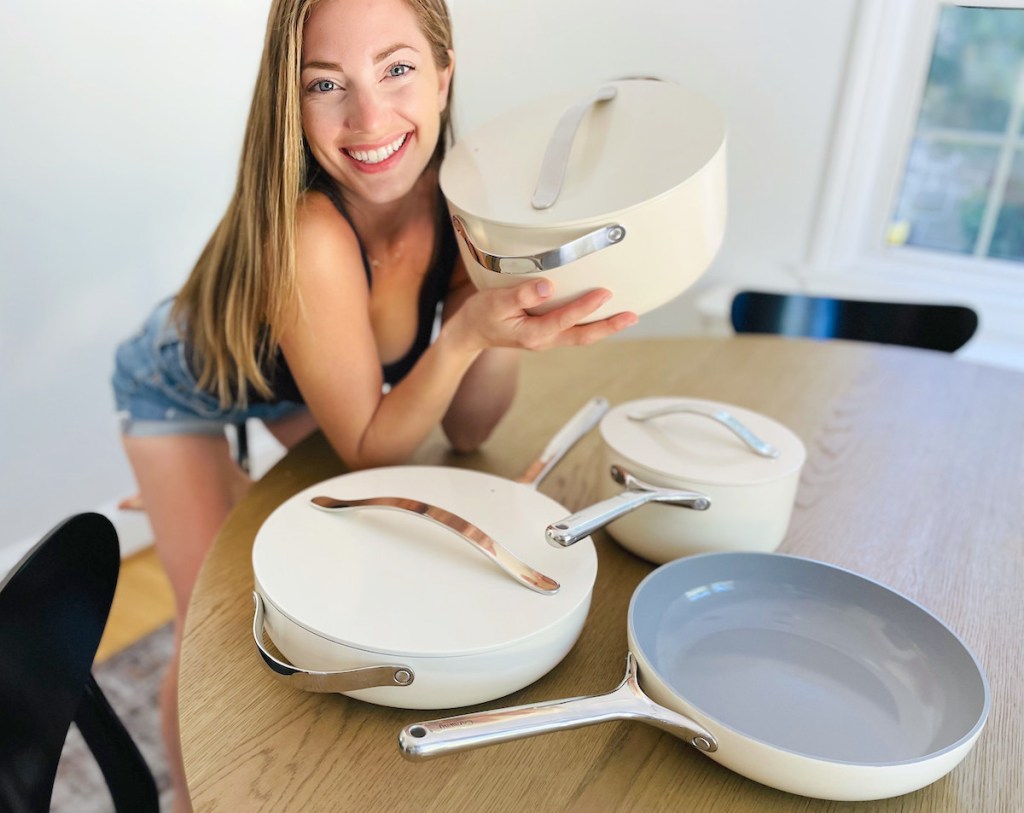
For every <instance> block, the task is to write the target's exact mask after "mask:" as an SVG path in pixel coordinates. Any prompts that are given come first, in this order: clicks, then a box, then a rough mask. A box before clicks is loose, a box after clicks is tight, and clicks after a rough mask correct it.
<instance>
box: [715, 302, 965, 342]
mask: <svg viewBox="0 0 1024 813" xmlns="http://www.w3.org/2000/svg"><path fill="white" fill-rule="evenodd" d="M731 318H732V326H733V330H735V331H736V332H737V333H776V334H780V335H784V336H806V337H810V338H819V339H854V340H857V341H863V342H876V343H879V344H901V345H905V346H908V347H924V348H928V349H931V350H943V351H945V352H947V353H952V352H953V351H954V350H958V349H959V348H961V347H963V346H964V344H966V343H967V340H968V339H970V338H971V336H973V335H974V332H975V331H976V330H977V329H978V315H977V314H976V313H975V312H974V311H973V310H972V309H971V308H968V307H965V306H963V305H942V304H930V303H929V304H923V303H911V302H869V301H864V300H857V299H832V298H828V297H819V296H807V295H804V294H778V293H765V292H762V291H741V292H740V293H738V294H736V296H735V297H733V300H732V312H731Z"/></svg>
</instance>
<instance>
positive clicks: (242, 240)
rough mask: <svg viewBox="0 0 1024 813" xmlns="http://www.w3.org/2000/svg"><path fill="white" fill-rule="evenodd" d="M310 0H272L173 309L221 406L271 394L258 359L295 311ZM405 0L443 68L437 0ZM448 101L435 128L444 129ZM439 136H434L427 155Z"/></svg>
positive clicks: (442, 8)
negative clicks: (233, 142)
mask: <svg viewBox="0 0 1024 813" xmlns="http://www.w3.org/2000/svg"><path fill="white" fill-rule="evenodd" d="M317 2H319V0H274V4H273V6H272V7H271V10H270V15H269V17H268V20H267V32H266V38H265V41H264V46H263V56H262V58H261V60H260V66H259V70H258V73H257V77H256V87H255V90H254V92H253V99H252V104H251V105H250V107H249V119H248V122H247V124H246V128H245V138H244V140H243V145H242V156H241V160H240V161H239V167H238V179H237V181H236V184H235V189H234V192H233V193H232V196H231V200H230V201H229V203H228V207H227V211H226V212H225V213H224V216H223V218H221V221H220V223H219V224H218V225H217V228H216V229H215V230H214V232H213V235H212V236H211V237H210V240H209V241H208V242H207V244H206V247H205V248H204V249H203V251H202V253H201V254H200V256H199V259H198V261H197V262H196V264H195V267H194V268H193V269H192V273H191V274H190V275H189V278H188V280H187V281H186V282H185V285H184V286H183V287H182V289H181V291H180V292H179V293H178V296H177V297H176V299H175V302H174V307H173V310H172V317H171V318H173V319H175V320H177V322H178V324H179V325H180V326H181V329H182V330H183V332H184V334H185V335H186V336H187V338H188V343H189V345H190V348H191V359H190V361H191V362H192V367H193V369H194V370H195V371H196V378H197V381H198V384H199V386H200V387H201V388H202V389H204V390H207V391H209V392H213V393H215V394H216V395H217V397H218V399H219V400H220V403H221V405H222V406H223V407H227V406H229V405H230V404H232V403H233V402H234V403H238V404H239V405H241V406H245V404H246V403H247V400H248V393H249V389H250V387H251V388H252V390H254V391H255V392H257V393H259V394H260V395H261V396H263V397H265V398H268V397H270V396H272V394H273V393H272V392H271V390H270V384H269V382H268V381H267V377H266V375H265V372H266V370H265V365H266V363H267V361H268V360H269V359H271V358H273V356H274V355H275V354H276V353H277V350H278V346H279V342H280V330H281V325H283V324H285V323H286V321H287V320H288V319H289V318H291V317H292V316H293V315H294V313H295V307H296V304H297V297H296V285H295V278H296V269H295V213H296V209H297V206H298V201H299V197H300V196H301V195H302V193H303V192H304V191H305V190H306V189H307V188H308V186H309V182H310V179H311V178H312V177H314V176H315V175H317V170H318V169H319V167H318V166H317V165H316V162H315V160H314V159H313V158H312V156H311V155H310V154H309V151H308V149H307V147H306V144H305V139H304V137H303V133H302V117H301V111H300V106H299V102H300V74H301V60H302V31H303V26H304V25H305V22H306V20H307V19H308V18H309V13H310V11H311V9H312V7H313V6H314V5H316V3H317ZM405 2H407V3H408V4H409V6H410V8H412V10H413V12H414V13H415V14H416V17H417V19H418V20H419V22H420V26H421V29H422V31H423V33H424V36H426V38H427V40H428V42H429V43H430V45H431V50H432V53H433V57H434V61H435V63H436V64H437V66H438V67H439V68H441V69H443V68H445V67H447V66H448V64H449V62H450V61H451V59H450V54H449V49H451V47H452V35H451V22H450V18H449V15H448V9H447V7H446V5H445V2H444V0H405ZM450 93H451V88H450V87H449V98H450ZM449 107H450V105H447V106H446V107H445V111H444V113H443V114H442V119H441V123H442V133H444V132H446V131H447V132H449V133H450V121H451V119H450V113H449ZM444 141H445V137H444V136H443V135H442V137H441V138H439V139H438V148H437V150H436V151H435V158H438V159H439V158H440V156H441V155H442V154H443V152H444Z"/></svg>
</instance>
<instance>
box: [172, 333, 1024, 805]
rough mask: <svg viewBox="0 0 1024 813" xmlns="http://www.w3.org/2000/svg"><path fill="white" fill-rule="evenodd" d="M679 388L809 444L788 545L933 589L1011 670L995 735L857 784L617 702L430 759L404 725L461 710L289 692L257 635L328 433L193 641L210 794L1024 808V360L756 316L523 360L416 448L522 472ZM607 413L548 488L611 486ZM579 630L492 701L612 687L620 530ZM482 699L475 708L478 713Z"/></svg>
mask: <svg viewBox="0 0 1024 813" xmlns="http://www.w3.org/2000/svg"><path fill="white" fill-rule="evenodd" d="M593 395H604V396H606V397H607V398H608V399H609V400H610V401H611V402H612V404H613V405H614V404H618V403H622V402H623V401H628V400H632V399H634V398H640V397H646V396H657V395H668V396H673V395H675V396H691V397H700V398H710V399H714V400H718V401H723V402H726V403H731V404H736V405H739V406H744V407H747V408H749V409H753V410H755V411H758V412H761V413H763V414H765V415H768V416H770V417H772V418H774V419H776V420H778V421H780V422H782V423H784V424H786V425H787V426H789V427H790V428H791V429H793V430H794V431H795V432H796V433H797V434H798V435H799V436H800V437H801V439H802V440H803V441H804V443H805V444H806V446H807V448H808V460H807V463H806V465H805V467H804V470H803V472H802V477H801V481H800V486H799V490H798V493H797V501H796V506H795V509H794V512H793V517H792V521H791V524H790V527H789V531H788V534H787V536H786V539H785V541H784V542H783V544H782V546H781V548H780V550H781V551H782V552H788V553H794V554H798V555H803V556H808V557H812V558H816V559H820V560H823V561H827V562H831V563H834V564H838V565H840V566H843V567H847V568H850V569H852V570H854V571H857V572H859V573H862V574H864V575H866V576H869V577H871V578H874V579H877V580H879V581H881V582H883V583H884V584H887V585H889V586H890V587H892V588H894V589H895V590H898V591H900V592H902V593H904V594H905V595H907V596H909V597H910V598H912V599H914V600H916V601H918V602H919V603H921V604H922V605H924V606H925V607H927V608H928V609H930V610H931V611H932V612H933V613H935V614H936V615H937V616H938V617H939V618H941V619H942V620H943V621H945V622H946V623H947V624H948V625H949V626H950V627H951V628H952V629H953V630H954V631H955V632H957V633H958V634H959V635H960V636H961V638H962V639H963V640H964V641H965V642H966V643H967V644H968V646H970V647H971V648H972V650H973V651H974V653H975V654H976V655H977V657H978V658H979V660H980V661H981V663H982V664H983V666H984V668H985V670H986V672H987V674H988V678H989V681H990V684H991V692H992V711H991V715H990V717H989V721H988V725H987V727H986V729H985V731H984V732H983V733H982V735H981V738H980V740H979V741H978V744H977V745H976V747H975V748H974V750H973V751H972V752H971V753H970V754H969V755H968V756H967V758H966V759H965V760H964V761H963V762H962V763H961V764H960V765H959V766H958V767H957V768H956V769H955V770H954V771H953V772H952V773H951V774H949V775H948V776H946V777H944V778H943V779H941V780H939V781H938V782H936V783H934V784H932V785H930V786H929V787H927V788H924V789H922V790H920V791H917V792H915V793H912V794H908V795H905V796H902V797H898V798H895V799H889V800H882V801H877V802H859V803H841V802H829V801H822V800H815V799H806V798H802V797H799V796H794V795H791V794H787V793H783V792H781V791H777V790H774V789H771V788H768V787H765V786H762V785H759V784H757V783H755V782H752V781H750V780H748V779H745V778H743V777H742V776H739V775H737V774H735V773H732V772H730V771H728V770H726V769H725V768H722V767H721V766H719V765H718V764H716V763H714V762H713V761H711V760H710V759H708V758H707V757H705V756H703V755H701V754H699V753H698V752H696V751H695V750H694V749H692V748H691V747H689V746H687V745H685V744H684V743H683V742H682V741H680V740H678V739H676V738H674V737H672V736H670V735H668V734H665V733H662V732H661V731H659V730H657V729H655V728H652V727H650V726H647V725H644V724H641V723H627V722H623V723H608V724H601V725H595V726H590V727H587V728H583V729H578V730H575V731H566V732H560V733H557V734H549V735H545V736H542V737H535V738H532V739H527V740H523V741H520V742H514V743H509V744H506V745H501V746H496V747H491V748H483V749H479V750H476V751H473V752H469V753H465V754H460V755H456V756H450V757H442V758H439V759H436V760H431V761H427V762H423V763H411V762H407V761H405V760H404V759H403V758H402V757H401V756H400V755H399V752H398V748H397V744H396V741H397V734H398V731H399V730H400V729H401V728H402V727H403V726H405V725H407V724H409V723H413V722H417V721H420V720H424V719H430V718H434V717H440V716H444V714H445V712H443V711H439V712H434V711H427V712H424V711H408V710H401V709H392V708H386V707H382V706H374V705H370V704H367V703H362V702H359V701H356V700H351V699H349V698H346V697H343V696H340V695H312V694H305V693H301V692H296V691H294V690H291V689H289V688H287V687H285V686H283V685H281V684H279V683H277V682H276V681H275V680H274V679H273V678H271V677H270V676H269V675H268V674H267V673H266V672H265V671H264V670H263V668H262V667H261V665H260V664H259V662H258V658H257V656H256V654H255V650H254V647H253V644H252V639H251V632H250V631H251V625H252V602H251V598H250V595H251V591H252V588H253V579H252V566H251V559H250V555H251V548H252V541H253V538H254V535H255V533H256V530H257V529H258V528H259V526H260V524H261V523H262V522H263V520H264V519H265V518H266V517H267V515H268V514H269V513H270V512H271V511H272V510H273V509H274V508H275V507H277V506H278V505H279V504H280V503H281V502H282V501H284V500H285V499H287V498H288V497H289V496H291V495H292V494H294V493H295V492H297V491H299V490H300V489H302V488H304V487H306V486H308V485H310V484H312V483H315V482H317V481H319V480H323V479H326V478H328V477H332V476H334V475H336V474H339V473H341V472H342V467H341V465H340V463H339V461H338V460H337V458H336V457H335V456H334V454H333V453H332V452H331V451H330V449H329V448H328V446H327V444H326V443H325V442H324V440H323V439H322V437H320V436H319V435H317V436H314V437H313V438H310V439H309V440H307V441H306V442H304V443H303V444H301V445H300V446H299V447H298V448H297V449H295V450H294V451H293V452H291V453H290V454H289V455H288V456H286V457H285V459H284V460H282V461H281V462H280V463H279V464H278V465H277V467H275V468H274V469H273V470H272V471H271V472H270V473H268V474H267V475H266V476H265V477H264V478H263V479H262V480H261V481H259V482H258V483H256V484H255V485H254V487H253V489H252V491H251V493H250V494H249V496H248V497H247V498H246V499H245V500H244V501H243V502H242V503H241V504H240V505H239V506H238V507H237V508H236V510H235V511H234V512H233V513H232V515H231V516H230V518H229V519H228V521H227V523H226V525H225V527H224V528H223V530H222V532H221V534H220V535H219V537H218V539H217V541H216V544H215V546H214V548H213V551H212V552H211V554H210V556H209V558H208V560H207V561H206V563H205V565H204V567H203V570H202V573H201V575H200V578H199V582H198V585H197V587H196V590H195V593H194V595H193V597H192V602H191V605H190V608H189V614H188V622H187V625H186V631H185V639H184V645H183V653H182V667H181V669H182V673H181V688H180V707H181V712H180V713H181V736H182V744H183V749H184V756H185V768H186V772H187V775H188V781H189V787H190V790H191V793H192V795H193V800H194V805H195V808H196V810H197V811H225V812H228V811H230V813H236V811H243V810H244V811H292V810H295V811H319V810H324V811H327V810H330V811H348V810H352V811H388V812H389V813H397V812H398V811H484V810H486V811H520V810H521V811H529V813H542V811H563V810H565V811H662V810H666V811H667V810H687V811H711V810H714V811H725V812H726V813H737V812H739V813H742V812H743V811H761V810H773V811H774V810H778V811H843V810H850V811H853V810H857V811H865V812H866V811H872V812H873V811H922V813H923V812H924V811H928V812H929V813H933V812H934V811H993V812H998V813H1002V811H1017V810H1021V809H1024V779H1022V777H1024V723H1022V716H1024V709H1022V705H1024V703H1022V698H1024V677H1022V674H1024V663H1022V654H1024V646H1022V630H1024V598H1022V591H1024V498H1022V492H1024V375H1021V374H1019V373H1016V372H1012V371H1006V370H999V369H995V368H988V367H982V366H977V365H973V364H969V363H965V362H960V361H957V360H956V359H955V358H953V357H951V356H947V355H944V354H940V353H934V352H931V351H921V350H912V349H907V348H899V347H882V346H877V345H869V344H859V343H851V342H841V341H832V342H814V341H808V340H800V339H785V338H779V337H764V336H742V337H734V338H721V339H719V338H715V339H670V340H640V341H618V342H605V343H603V344H599V345H595V346H593V347H587V348H572V349H567V350H555V351H549V352H547V353H543V354H537V355H532V356H529V357H527V358H526V360H525V362H524V367H523V371H522V376H521V380H520V389H519V393H518V395H517V398H516V401H515V403H514V405H513V408H512V410H511V411H510V413H509V415H508V416H507V418H506V419H505V420H504V421H503V422H502V424H501V425H500V426H499V428H498V430H497V431H496V432H495V434H494V436H493V437H492V438H491V440H490V441H489V442H488V443H487V444H486V446H485V448H484V449H483V450H482V451H480V452H479V453H476V454H473V455H468V456H456V455H453V454H451V453H450V452H448V451H447V447H446V445H445V444H444V442H443V440H442V439H441V437H440V436H439V435H436V436H432V437H431V438H430V439H429V440H428V441H427V442H426V443H425V444H424V446H423V448H422V449H421V450H420V452H419V453H418V455H417V457H416V460H415V461H414V462H417V463H429V464H444V465H451V466H458V467H463V468H471V469H475V470H480V471H488V472H492V473H495V474H499V475H502V476H507V477H510V478H515V477H517V476H519V475H520V474H521V473H522V472H523V470H525V468H526V467H527V466H528V465H529V464H530V463H531V462H532V461H533V459H534V458H535V457H536V456H537V454H538V453H539V451H540V450H541V449H542V448H543V447H544V445H545V444H546V442H547V440H548V439H550V437H551V436H552V435H553V434H554V433H555V432H556V431H557V430H558V428H559V427H560V426H561V425H562V423H563V422H564V421H565V420H566V419H568V417H569V416H571V415H572V414H573V413H574V412H575V411H576V409H577V408H579V407H580V406H581V405H582V404H583V402H584V401H585V400H586V399H587V398H589V397H591V396H593ZM599 452H600V438H599V436H598V433H597V432H596V431H595V432H592V433H591V434H590V435H589V436H588V437H587V438H585V439H584V440H583V441H582V442H581V443H580V444H579V445H578V446H577V447H576V448H575V449H573V450H572V452H570V454H569V455H568V456H567V458H566V459H565V460H564V461H563V462H562V463H561V464H560V465H559V466H558V467H557V468H556V469H555V470H554V471H553V472H552V474H551V475H549V477H548V479H547V480H545V481H544V483H543V484H542V485H541V490H542V491H543V492H545V493H546V494H548V495H549V496H551V497H553V498H555V499H557V500H558V501H560V502H561V503H562V504H564V505H565V506H567V507H568V508H570V509H573V510H576V509H578V508H581V507H583V506H584V505H587V504H589V503H590V502H593V501H595V500H596V497H597V484H598V478H600V477H604V476H606V473H605V472H603V471H600V470H599V466H598V463H597V461H598V459H599ZM594 542H595V545H596V547H597V550H598V556H599V573H598V578H597V583H596V585H595V588H594V599H593V604H592V608H591V611H590V615H589V617H588V619H587V623H586V626H585V627H584V630H583V633H582V635H581V637H580V640H579V641H578V643H577V644H576V646H575V647H574V648H573V650H572V651H571V652H570V653H569V655H568V656H567V657H566V658H565V660H564V661H563V662H562V663H561V664H560V665H559V666H558V667H556V668H555V669H554V670H553V671H552V672H550V673H549V674H548V675H546V676H545V677H544V678H542V679H541V680H539V681H537V682H536V683H534V684H532V685H531V686H529V687H527V688H525V689H523V690H521V691H519V692H516V693H515V694H513V695H510V696H509V697H507V698H503V699H502V700H500V701H494V702H493V703H489V704H486V706H480V707H473V708H496V707H499V706H505V705H513V704H519V703H527V702H538V701H543V700H552V699H557V698H562V697H570V696H574V695H582V694H595V693H603V692H606V691H608V690H610V689H612V688H614V687H615V686H616V685H617V683H618V682H619V680H621V677H622V668H623V663H624V657H625V654H626V610H627V606H628V603H629V599H630V596H631V594H632V592H633V589H634V588H635V586H636V585H637V583H638V582H639V581H640V580H641V579H642V578H643V577H644V576H645V575H646V574H647V573H649V572H650V571H651V570H652V569H653V565H651V564H649V563H647V562H645V561H643V560H640V559H638V558H636V557H634V556H632V555H631V554H629V553H627V552H625V551H624V550H623V549H622V548H620V547H619V546H618V545H617V544H616V543H615V542H614V541H613V540H612V539H611V538H610V537H608V536H607V535H606V534H604V533H600V532H599V533H597V534H595V536H594ZM468 710H470V709H462V710H459V711H468Z"/></svg>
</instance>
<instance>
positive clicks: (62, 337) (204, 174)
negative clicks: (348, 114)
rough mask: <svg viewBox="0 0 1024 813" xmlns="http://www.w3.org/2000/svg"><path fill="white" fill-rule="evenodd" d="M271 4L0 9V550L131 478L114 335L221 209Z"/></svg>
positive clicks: (110, 1)
mask: <svg viewBox="0 0 1024 813" xmlns="http://www.w3.org/2000/svg"><path fill="white" fill-rule="evenodd" d="M268 7H269V0H173V1H172V2H166V3H151V2H137V1H133V0H89V2H82V3H80V2H76V1H75V0H33V2H30V3H13V2H11V3H6V2H5V3H3V4H2V5H0V105H2V108H0V109H2V110H3V113H2V116H3V126H0V365H2V372H0V387H2V394H0V404H2V410H3V417H2V420H0V456H2V457H0V459H2V461H3V462H2V469H0V516H3V518H4V523H3V530H2V532H0V546H2V545H4V544H5V543H10V542H14V541H17V540H20V539H21V538H23V537H25V536H28V535H35V534H36V533H38V532H39V531H42V530H45V529H46V528H48V527H50V526H51V525H53V524H55V523H56V522H57V521H58V520H59V519H60V518H62V517H63V516H65V515H66V514H68V513H71V512H74V511H78V510H86V509H90V508H93V507H94V506H96V505H98V504H100V503H102V502H104V501H107V500H110V499H112V498H114V497H117V496H122V495H126V494H128V493H130V492H131V491H132V490H133V488H134V486H133V484H132V476H131V471H130V469H129V468H128V465H127V463H126V461H125V459H124V455H123V453H122V452H121V449H120V441H119V440H118V432H117V428H116V425H115V421H114V417H113V416H114V407H113V396H112V394H111V392H110V386H109V383H108V381H109V377H110V374H111V372H112V369H113V350H114V346H115V344H116V343H117V341H119V340H120V339H121V338H124V337H126V336H127V335H128V334H129V333H130V332H131V331H132V330H133V329H134V328H135V326H136V325H137V324H138V323H139V321H140V320H141V318H142V317H143V315H144V314H145V312H146V311H147V309H148V308H150V307H151V306H152V305H153V304H155V303H156V301H157V300H158V299H159V298H161V297H163V296H166V295H168V294H170V293H172V292H173V291H174V290H175V289H176V288H177V287H178V286H179V285H181V283H182V282H183V281H184V278H185V276H186V274H187V272H188V270H189V268H190V266H191V264H192V263H193V261H194V260H195V258H196V256H197V255H198V252H199V251H200V249H201V248H202V245H203V243H204V241H205V239H206V237H207V236H208V234H209V232H210V230H211V229H212V227H213V226H214V224H215V223H216V221H217V218H218V217H219V216H220V213H221V211H222V210H223V207H224V205H225V203H226V201H227V197H228V195H229V193H230V190H231V186H232V183H233V179H234V173H235V167H236V165H237V154H238V149H239V145H240V144H241V135H242V126H243V124H244V121H245V114H246V111H247V108H248V101H249V96H250V93H251V90H252V83H253V79H254V77H255V70H256V65H257V63H258V59H259V53H260V47H261V43H262V39H263V27H264V24H265V18H266V12H267V8H268ZM15 8H16V9H17V10H16V11H15Z"/></svg>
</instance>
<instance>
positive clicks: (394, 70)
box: [388, 62, 415, 77]
mask: <svg viewBox="0 0 1024 813" xmlns="http://www.w3.org/2000/svg"><path fill="white" fill-rule="evenodd" d="M414 70H415V68H413V66H412V65H406V64H405V63H404V62H397V63H395V64H394V65H392V66H391V67H390V68H388V76H394V77H398V76H405V75H406V74H407V73H410V72H411V71H414Z"/></svg>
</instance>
